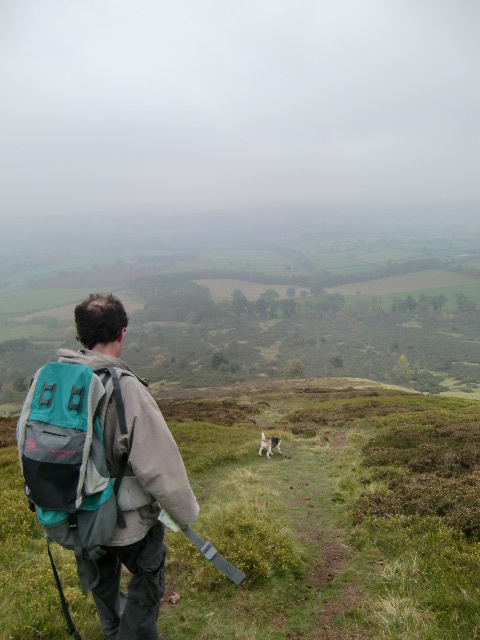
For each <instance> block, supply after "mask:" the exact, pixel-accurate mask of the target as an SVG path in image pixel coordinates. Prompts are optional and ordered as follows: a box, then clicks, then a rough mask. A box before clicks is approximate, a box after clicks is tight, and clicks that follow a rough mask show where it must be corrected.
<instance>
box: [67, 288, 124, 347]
mask: <svg viewBox="0 0 480 640" xmlns="http://www.w3.org/2000/svg"><path fill="white" fill-rule="evenodd" d="M75 324H76V327H77V340H79V341H80V342H81V343H82V344H83V346H84V347H87V349H93V348H94V347H96V346H97V345H108V344H110V343H114V342H117V341H119V339H120V338H122V337H123V330H124V329H126V327H127V326H128V317H127V312H126V311H125V308H124V306H123V304H122V303H121V302H120V300H119V299H118V298H117V297H116V296H114V295H112V294H110V295H108V296H103V295H100V294H98V293H92V294H90V296H89V297H88V298H87V299H86V300H84V301H83V302H81V303H80V304H78V305H77V306H76V307H75Z"/></svg>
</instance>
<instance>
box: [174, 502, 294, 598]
mask: <svg viewBox="0 0 480 640" xmlns="http://www.w3.org/2000/svg"><path fill="white" fill-rule="evenodd" d="M204 535H205V536H206V537H207V539H209V540H211V541H212V543H213V544H214V546H215V548H216V549H217V551H218V552H219V553H220V555H222V556H224V557H225V558H226V559H228V560H229V562H231V563H232V564H234V565H235V566H236V567H238V568H239V569H240V570H241V571H242V572H243V573H244V574H245V576H246V579H245V583H244V584H245V586H247V587H248V586H249V585H250V586H252V585H255V584H258V583H261V582H263V581H264V580H266V579H267V578H270V577H271V576H273V575H274V574H277V575H287V574H290V575H299V574H300V573H301V568H302V558H301V552H300V550H299V549H298V548H297V547H296V545H295V543H294V540H293V537H292V535H291V534H290V533H289V531H288V530H286V529H284V528H282V527H281V526H280V525H279V524H278V523H276V522H274V521H273V519H272V518H271V517H270V516H269V514H268V512H267V511H266V510H263V509H260V508H258V507H250V506H247V505H242V506H239V507H232V506H228V507H224V508H221V509H219V510H218V511H217V512H216V514H215V518H214V520H213V521H212V518H210V523H209V527H208V531H206V532H204ZM169 562H170V564H171V565H177V566H179V567H180V566H181V567H182V569H183V571H184V572H186V574H187V575H188V576H189V579H190V580H192V581H194V582H195V584H196V585H197V586H198V588H199V589H200V588H203V589H216V588H218V587H220V586H222V585H225V584H226V583H228V580H227V579H226V578H225V577H224V576H223V575H222V574H221V573H219V572H218V571H217V570H216V569H214V568H213V567H212V566H211V565H210V564H209V563H208V562H205V561H204V560H202V559H201V558H200V557H199V555H198V552H197V551H196V549H195V548H194V547H193V546H192V544H191V543H190V542H189V541H188V540H187V539H186V538H185V537H184V536H179V535H178V534H177V535H176V536H174V538H173V539H169Z"/></svg>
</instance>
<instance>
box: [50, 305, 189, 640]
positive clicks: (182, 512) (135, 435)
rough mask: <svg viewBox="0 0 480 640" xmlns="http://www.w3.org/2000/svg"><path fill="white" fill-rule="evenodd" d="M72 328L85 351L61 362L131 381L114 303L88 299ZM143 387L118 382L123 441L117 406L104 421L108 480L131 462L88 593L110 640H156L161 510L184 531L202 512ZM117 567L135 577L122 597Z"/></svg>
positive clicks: (64, 354)
mask: <svg viewBox="0 0 480 640" xmlns="http://www.w3.org/2000/svg"><path fill="white" fill-rule="evenodd" d="M75 324H76V328H77V340H79V341H80V342H81V343H82V345H83V347H84V348H83V349H81V350H80V351H79V352H76V351H72V350H70V349H60V350H59V352H58V355H59V360H60V361H61V362H72V363H80V364H86V365H88V366H89V367H91V368H92V369H93V370H98V369H102V368H103V369H104V368H106V367H118V368H120V369H124V370H127V371H129V372H131V373H132V374H133V371H132V370H131V369H130V367H129V366H128V365H127V364H126V363H125V362H123V361H122V360H120V354H121V352H122V346H123V340H124V337H125V331H126V328H127V325H128V317H127V314H126V312H125V309H124V307H123V304H122V303H121V301H120V300H119V299H118V298H116V297H115V296H113V295H108V296H102V295H98V294H91V295H90V297H89V298H88V299H86V300H85V301H84V302H82V303H80V304H78V305H77V306H76V307H75ZM146 385H147V383H146V381H144V380H141V379H140V378H138V377H137V376H136V375H135V374H133V375H122V376H121V377H120V388H121V392H122V398H123V403H124V405H125V417H126V422H127V428H128V435H122V433H121V431H120V426H119V420H118V415H117V409H116V403H115V402H110V404H109V406H108V408H107V413H106V418H105V426H104V444H105V453H106V458H107V464H108V468H109V471H110V473H111V475H112V477H113V478H114V477H115V474H116V472H117V470H118V469H119V466H120V461H121V459H122V456H123V455H124V454H127V455H128V464H127V468H126V471H125V475H124V477H123V479H122V482H121V485H120V491H119V495H118V502H119V506H120V509H121V511H122V514H123V516H124V520H125V522H124V523H123V524H124V525H126V526H123V528H121V527H119V526H118V525H117V526H116V528H115V531H114V533H113V536H112V538H111V539H110V540H109V541H108V544H107V545H106V547H105V551H106V553H105V555H104V556H103V557H101V558H100V559H99V560H98V563H97V568H98V571H99V576H100V579H99V582H98V584H97V585H96V586H95V587H94V588H93V589H92V594H93V598H94V601H95V604H96V607H97V611H98V614H99V617H100V623H101V626H102V631H103V634H104V636H105V638H106V639H107V640H115V639H116V640H157V639H158V633H157V618H158V613H159V608H160V599H161V597H162V595H163V591H164V587H165V576H164V569H165V555H166V547H165V545H164V544H163V536H164V527H163V525H162V524H161V523H160V522H159V521H158V515H159V513H160V506H159V505H161V506H162V507H163V508H164V509H165V510H166V511H167V512H168V513H169V514H170V515H171V516H172V517H173V518H174V519H175V520H176V521H177V522H178V523H179V524H180V525H182V526H184V525H187V524H191V523H192V522H194V520H195V519H196V517H197V515H198V511H199V508H198V504H197V501H196V499H195V496H194V495H193V492H192V490H191V488H190V485H189V482H188V478H187V474H186V471H185V467H184V464H183V461H182V458H181V456H180V452H179V451H178V448H177V445H176V444H175V441H174V439H173V437H172V435H171V433H170V431H169V429H168V427H167V425H166V423H165V420H164V419H163V416H162V414H161V412H160V410H159V408H158V406H157V404H156V403H155V401H154V400H153V398H152V396H151V395H150V393H149V392H148V391H147V389H146ZM122 564H123V565H125V567H126V568H127V569H128V570H129V571H130V573H131V574H132V576H131V578H130V582H129V585H128V594H127V596H125V595H124V594H123V593H121V592H120V573H121V565H122Z"/></svg>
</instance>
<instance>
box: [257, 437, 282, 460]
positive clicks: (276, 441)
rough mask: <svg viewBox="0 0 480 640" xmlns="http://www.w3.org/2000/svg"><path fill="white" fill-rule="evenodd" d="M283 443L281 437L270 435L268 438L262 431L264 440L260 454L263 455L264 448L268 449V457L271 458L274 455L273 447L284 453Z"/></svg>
mask: <svg viewBox="0 0 480 640" xmlns="http://www.w3.org/2000/svg"><path fill="white" fill-rule="evenodd" d="M281 444H282V441H281V440H280V438H277V436H268V438H266V437H265V434H264V433H263V432H262V442H261V443H260V449H259V450H258V455H259V456H261V455H262V451H263V450H264V449H265V450H266V451H267V458H270V457H271V456H272V450H273V449H276V450H277V451H278V453H281V454H282V455H283V453H282V451H281V449H280V445H281Z"/></svg>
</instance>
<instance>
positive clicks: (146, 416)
mask: <svg viewBox="0 0 480 640" xmlns="http://www.w3.org/2000/svg"><path fill="white" fill-rule="evenodd" d="M121 383H122V395H123V399H124V404H125V414H126V419H127V425H128V429H129V432H130V433H129V439H130V455H129V465H130V467H131V469H132V471H133V473H134V475H135V476H136V477H137V479H138V480H139V482H140V484H141V485H142V486H143V488H144V489H145V491H147V492H148V493H149V494H150V495H151V496H152V497H153V498H154V499H155V500H156V501H157V502H158V503H159V504H160V505H161V506H162V507H163V508H164V509H165V510H166V511H167V512H168V513H169V514H170V515H171V516H172V517H173V518H174V519H175V520H176V521H177V522H178V523H179V524H180V525H182V526H185V525H187V524H191V523H192V522H194V521H195V519H196V518H197V516H198V512H199V507H198V504H197V501H196V499H195V496H194V494H193V491H192V489H191V488H190V484H189V481H188V477H187V472H186V470H185V465H184V464H183V460H182V457H181V455H180V451H179V450H178V447H177V444H176V442H175V440H174V439H173V436H172V434H171V433H170V430H169V428H168V426H167V424H166V422H165V420H164V418H163V416H162V413H161V411H160V409H159V408H158V406H157V404H156V402H155V401H154V399H153V398H152V396H151V395H150V393H149V392H148V391H147V389H145V388H144V387H142V385H141V384H140V383H139V382H138V381H137V380H135V379H134V378H132V377H130V376H124V377H123V378H122V380H121Z"/></svg>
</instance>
